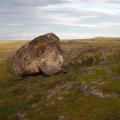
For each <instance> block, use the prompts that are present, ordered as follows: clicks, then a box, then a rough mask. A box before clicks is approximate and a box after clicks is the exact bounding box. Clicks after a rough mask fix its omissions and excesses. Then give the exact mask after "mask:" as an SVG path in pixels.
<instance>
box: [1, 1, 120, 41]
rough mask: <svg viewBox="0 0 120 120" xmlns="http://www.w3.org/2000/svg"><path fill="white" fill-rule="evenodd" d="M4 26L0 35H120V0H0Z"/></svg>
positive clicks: (14, 36) (2, 24)
mask: <svg viewBox="0 0 120 120" xmlns="http://www.w3.org/2000/svg"><path fill="white" fill-rule="evenodd" d="M0 27H1V29H0V38H2V37H3V38H5V37H7V38H17V37H19V38H21V39H23V38H27V39H30V38H33V37H35V36H36V35H39V34H43V33H46V32H55V33H58V34H59V35H60V36H62V37H63V38H66V37H69V36H68V34H67V33H69V34H70V35H71V36H72V35H73V36H74V37H75V35H76V34H78V33H81V34H83V35H81V36H82V37H83V36H87V35H88V36H91V35H90V34H92V35H99V34H98V33H100V35H102V33H103V34H104V35H105V33H106V35H108V34H110V35H111V33H112V35H118V34H117V33H119V30H120V1H119V0H0ZM63 32H65V33H66V34H63ZM75 32H76V34H75ZM85 33H86V35H85ZM88 33H89V34H88ZM78 36H79V37H80V35H78Z"/></svg>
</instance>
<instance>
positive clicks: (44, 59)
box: [13, 33, 63, 76]
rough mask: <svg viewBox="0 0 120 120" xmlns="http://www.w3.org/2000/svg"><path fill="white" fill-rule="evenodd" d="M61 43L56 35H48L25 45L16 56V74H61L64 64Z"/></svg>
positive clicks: (14, 67)
mask: <svg viewBox="0 0 120 120" xmlns="http://www.w3.org/2000/svg"><path fill="white" fill-rule="evenodd" d="M59 41H60V39H59V38H58V37H57V36H56V35H55V34H53V33H48V34H45V35H42V36H39V37H37V38H35V39H33V40H32V41H31V42H28V43H27V44H25V45H24V46H23V47H21V48H20V49H19V50H18V51H17V52H16V54H15V57H14V61H13V70H14V73H15V74H16V75H18V76H25V75H36V74H42V73H44V74H46V75H54V74H56V73H59V72H60V71H61V70H62V68H61V66H62V64H63V56H62V50H61V48H60V46H59Z"/></svg>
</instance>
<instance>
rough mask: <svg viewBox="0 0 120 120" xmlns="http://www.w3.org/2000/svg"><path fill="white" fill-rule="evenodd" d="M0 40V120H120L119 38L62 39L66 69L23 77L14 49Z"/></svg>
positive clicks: (12, 44) (15, 43)
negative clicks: (14, 68)
mask: <svg viewBox="0 0 120 120" xmlns="http://www.w3.org/2000/svg"><path fill="white" fill-rule="evenodd" d="M26 42H27V41H10V42H9V41H7V42H0V66H1V67H0V120H1V119H2V120H120V40H119V39H110V41H109V40H108V39H107V40H106V39H104V38H96V39H91V40H88V41H86V40H81V41H80V40H74V41H64V42H63V41H62V42H61V47H62V49H63V51H64V59H65V61H64V65H63V68H64V70H65V71H66V73H61V74H58V75H55V76H51V77H46V76H42V75H38V76H30V77H26V78H24V79H23V80H19V79H18V78H16V76H15V75H14V74H13V73H12V70H11V63H12V57H13V56H14V54H15V51H16V50H17V49H18V48H20V46H22V45H23V44H25V43H26Z"/></svg>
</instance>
